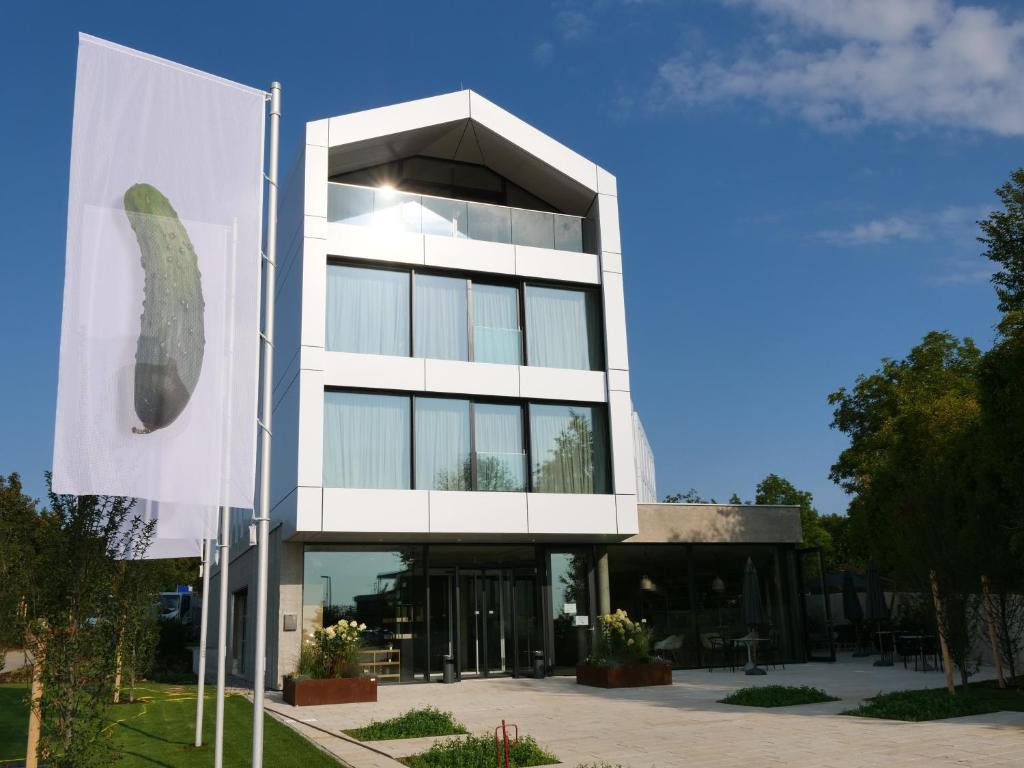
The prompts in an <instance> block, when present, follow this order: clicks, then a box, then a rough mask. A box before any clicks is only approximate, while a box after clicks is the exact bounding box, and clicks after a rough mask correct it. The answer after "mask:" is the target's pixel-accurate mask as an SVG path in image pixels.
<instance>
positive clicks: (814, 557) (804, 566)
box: [797, 547, 836, 661]
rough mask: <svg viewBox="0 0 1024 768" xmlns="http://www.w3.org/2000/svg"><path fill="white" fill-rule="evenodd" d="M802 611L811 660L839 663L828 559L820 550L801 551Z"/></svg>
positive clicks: (808, 654)
mask: <svg viewBox="0 0 1024 768" xmlns="http://www.w3.org/2000/svg"><path fill="white" fill-rule="evenodd" d="M797 562H798V563H799V565H800V567H799V577H800V598H801V599H800V608H801V611H802V613H803V619H804V642H805V645H806V649H807V659H808V661H835V660H836V649H835V644H834V643H833V640H832V611H831V608H830V606H829V599H828V592H827V591H826V589H825V558H824V557H823V555H822V552H821V548H820V547H813V548H811V549H798V550H797Z"/></svg>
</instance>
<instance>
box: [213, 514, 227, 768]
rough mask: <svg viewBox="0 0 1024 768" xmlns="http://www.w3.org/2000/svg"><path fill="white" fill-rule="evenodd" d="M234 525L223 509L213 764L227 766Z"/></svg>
mask: <svg viewBox="0 0 1024 768" xmlns="http://www.w3.org/2000/svg"><path fill="white" fill-rule="evenodd" d="M230 528H231V515H230V508H229V507H221V508H220V537H219V538H218V539H217V561H218V563H219V564H220V604H219V605H218V606H217V720H216V725H214V729H213V765H214V768H223V767H224V674H225V672H226V668H227V665H228V660H227V657H228V561H229V560H230V559H231V549H230V546H229V544H228V535H229V534H230V532H231V531H230Z"/></svg>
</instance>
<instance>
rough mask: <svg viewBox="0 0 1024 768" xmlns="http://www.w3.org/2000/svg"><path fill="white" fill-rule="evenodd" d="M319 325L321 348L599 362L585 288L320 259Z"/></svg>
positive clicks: (593, 306)
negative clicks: (323, 268) (322, 299)
mask: <svg viewBox="0 0 1024 768" xmlns="http://www.w3.org/2000/svg"><path fill="white" fill-rule="evenodd" d="M521 295H522V296H523V297H524V304H525V310H524V309H522V308H521V305H520V296H521ZM410 317H411V319H412V321H411V322H410ZM524 319H525V331H524ZM326 324H327V327H326V348H327V349H328V350H329V351H334V352H361V353H365V354H375V355H401V356H409V355H414V356H416V357H426V358H435V359H441V360H473V361H476V362H482V363H504V364H509V365H522V364H523V363H524V361H525V363H526V364H527V365H536V366H542V367H547V368H573V369H577V370H595V371H596V370H601V369H602V368H603V366H604V359H603V355H604V342H603V331H602V323H601V306H600V300H599V298H598V294H597V291H596V290H594V289H591V288H556V287H549V286H542V285H535V284H532V283H530V284H525V283H522V282H519V281H516V282H513V283H510V284H500V283H497V282H477V281H475V280H472V279H469V278H465V277H451V276H442V275H435V274H430V273H425V272H421V271H412V270H405V269H381V268H371V267H362V266H352V265H349V264H329V265H328V267H327V308H326ZM524 334H525V337H526V340H527V344H526V350H525V354H524V349H523V338H524ZM410 336H411V339H410Z"/></svg>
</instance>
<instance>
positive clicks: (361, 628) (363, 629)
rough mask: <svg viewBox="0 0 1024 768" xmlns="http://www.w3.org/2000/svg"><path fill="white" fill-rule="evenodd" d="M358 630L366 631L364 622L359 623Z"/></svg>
mask: <svg viewBox="0 0 1024 768" xmlns="http://www.w3.org/2000/svg"><path fill="white" fill-rule="evenodd" d="M359 631H360V632H365V631H366V625H365V624H360V625H359Z"/></svg>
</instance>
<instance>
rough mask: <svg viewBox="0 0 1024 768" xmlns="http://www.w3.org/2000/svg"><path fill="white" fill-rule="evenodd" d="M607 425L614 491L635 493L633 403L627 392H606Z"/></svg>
mask: <svg viewBox="0 0 1024 768" xmlns="http://www.w3.org/2000/svg"><path fill="white" fill-rule="evenodd" d="M608 416H609V418H608V426H609V429H610V431H611V446H612V478H613V480H614V485H615V492H616V493H626V494H635V493H636V466H635V465H634V463H633V403H632V401H631V400H630V397H629V393H628V392H617V391H612V392H609V393H608Z"/></svg>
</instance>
